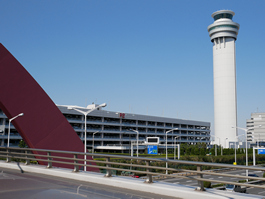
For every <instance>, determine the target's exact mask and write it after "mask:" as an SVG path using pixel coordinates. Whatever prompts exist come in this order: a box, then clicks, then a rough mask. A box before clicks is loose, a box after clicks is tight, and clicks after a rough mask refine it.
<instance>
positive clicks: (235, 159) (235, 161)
mask: <svg viewBox="0 0 265 199" xmlns="http://www.w3.org/2000/svg"><path fill="white" fill-rule="evenodd" d="M240 136H242V135H238V136H236V138H237V140H236V141H237V142H238V138H239V137H240ZM236 141H235V165H236V148H237V147H236V146H237V144H236Z"/></svg>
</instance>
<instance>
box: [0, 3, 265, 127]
mask: <svg viewBox="0 0 265 199" xmlns="http://www.w3.org/2000/svg"><path fill="white" fill-rule="evenodd" d="M264 7H265V1H262V0H252V1H244V0H238V1H232V0H229V1H225V0H224V1H223V0H222V1H213V0H211V1H210V0H207V1H206V0H201V1H195V0H193V1H191V0H185V1H177V0H175V1H173V0H163V1H162V0H161V1H156V0H131V1H126V0H113V1H111V0H95V1H90V0H76V1H73V0H38V1H36V0H24V1H21V0H0V18H1V20H0V27H1V31H0V39H1V40H0V42H1V43H2V44H3V45H4V46H5V47H6V48H7V49H8V50H9V51H10V52H11V53H12V54H13V55H14V56H15V57H16V58H17V59H18V61H19V62H20V63H21V64H22V65H23V66H24V67H25V68H26V69H27V70H28V72H29V73H30V74H31V75H32V76H33V77H34V78H35V79H36V81H37V82H38V83H39V84H40V85H41V86H42V87H43V89H44V90H45V91H46V92H47V94H48V95H49V96H50V97H51V98H52V100H53V101H54V102H55V103H56V104H60V105H79V106H86V105H88V104H91V103H92V102H95V103H98V104H99V103H104V102H106V103H107V104H108V106H107V107H106V108H105V109H106V110H110V111H119V112H125V113H136V114H148V115H154V116H165V117H172V118H180V119H192V120H199V121H207V122H211V125H212V131H214V128H213V127H214V111H213V108H214V106H213V64H212V44H211V42H210V38H209V35H208V32H207V26H208V25H210V24H212V23H213V19H212V18H211V14H212V13H213V12H215V11H217V10H221V9H229V10H233V11H234V12H235V16H234V18H233V20H234V21H235V22H237V23H239V24H240V30H239V35H238V40H237V41H236V66H237V100H238V101H237V102H238V126H241V127H245V126H246V119H249V118H250V114H251V113H252V112H256V111H259V112H265V103H264V102H265V92H264V85H265V78H264V74H265V67H264V66H265V59H264V56H265V50H264V45H265V36H264V35H265V26H264V19H265V15H264Z"/></svg>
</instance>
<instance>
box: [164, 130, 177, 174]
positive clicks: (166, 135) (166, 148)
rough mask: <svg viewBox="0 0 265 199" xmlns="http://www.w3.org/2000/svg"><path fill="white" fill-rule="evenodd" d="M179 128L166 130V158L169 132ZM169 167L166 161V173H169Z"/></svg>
mask: <svg viewBox="0 0 265 199" xmlns="http://www.w3.org/2000/svg"><path fill="white" fill-rule="evenodd" d="M178 129H179V128H174V129H171V130H168V131H166V160H167V134H168V133H169V132H172V131H174V130H178ZM167 167H168V163H167V162H166V174H167V173H168V172H167Z"/></svg>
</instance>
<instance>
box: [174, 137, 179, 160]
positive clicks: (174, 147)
mask: <svg viewBox="0 0 265 199" xmlns="http://www.w3.org/2000/svg"><path fill="white" fill-rule="evenodd" d="M177 138H179V136H176V137H174V160H176V139H177ZM178 146H179V144H178ZM179 150H180V147H179V148H178V151H179ZM178 154H179V153H178ZM178 159H179V155H178Z"/></svg>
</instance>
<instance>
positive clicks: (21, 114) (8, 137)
mask: <svg viewBox="0 0 265 199" xmlns="http://www.w3.org/2000/svg"><path fill="white" fill-rule="evenodd" d="M23 115H24V113H20V114H18V115H17V116H15V117H13V118H11V119H10V120H9V126H8V136H7V147H9V139H10V123H11V122H12V120H14V119H16V118H17V117H19V116H23Z"/></svg>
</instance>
